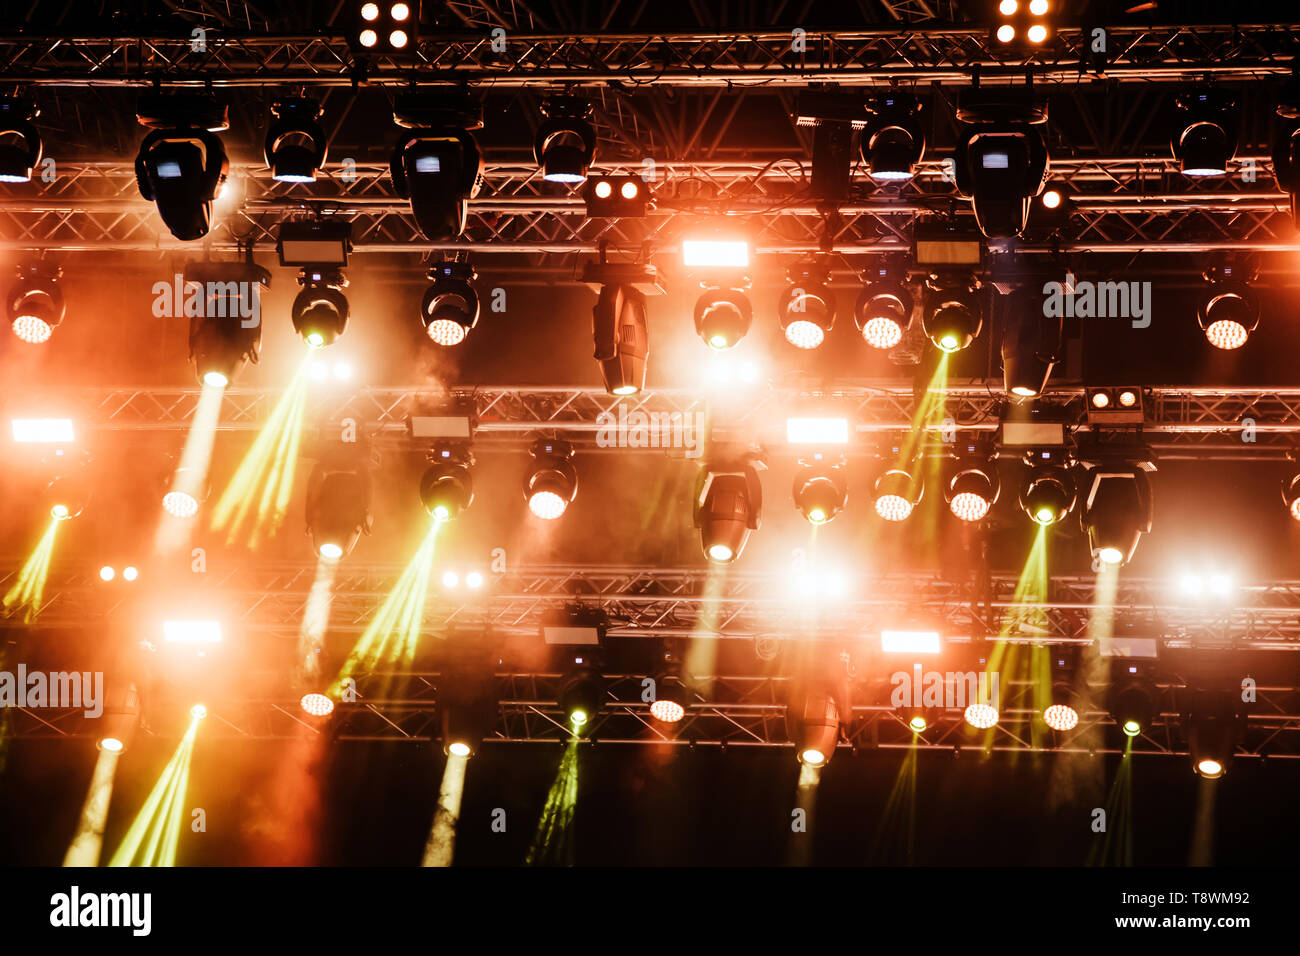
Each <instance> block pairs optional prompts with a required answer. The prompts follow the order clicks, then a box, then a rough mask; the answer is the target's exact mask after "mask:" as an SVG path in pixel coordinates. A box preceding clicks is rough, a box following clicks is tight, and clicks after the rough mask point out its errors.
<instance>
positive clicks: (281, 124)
mask: <svg viewBox="0 0 1300 956" xmlns="http://www.w3.org/2000/svg"><path fill="white" fill-rule="evenodd" d="M271 112H272V113H273V114H274V115H275V117H276V120H275V122H274V123H272V124H271V128H270V129H269V130H267V132H266V142H265V144H264V145H263V147H262V155H263V157H264V158H265V159H266V165H267V167H268V168H269V169H270V170H271V178H272V179H274V180H275V181H276V182H281V183H311V182H315V181H316V173H317V172H318V171H320V169H321V168H323V167H324V165H325V157H326V155H327V154H328V151H329V141H328V138H327V137H326V136H325V131H324V130H323V129H321V125H320V123H318V122H317V120H318V119H319V118H320V115H321V107H320V103H318V102H317V101H316V100H313V99H309V98H307V97H296V98H292V99H286V100H280V101H279V102H277V103H275V104H274V105H272V107H271Z"/></svg>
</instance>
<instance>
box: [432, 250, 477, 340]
mask: <svg viewBox="0 0 1300 956" xmlns="http://www.w3.org/2000/svg"><path fill="white" fill-rule="evenodd" d="M429 278H430V279H431V280H432V282H433V284H432V285H430V286H429V288H427V289H426V290H425V291H424V298H423V299H422V300H421V302H420V321H422V322H423V323H424V330H425V332H426V334H428V336H429V338H430V339H432V340H433V341H434V342H435V343H436V344H438V345H446V346H451V345H459V344H460V343H461V342H463V341H465V337H466V336H467V335H469V332H470V330H471V329H473V328H474V326H475V325H477V324H478V318H479V312H480V306H479V298H478V293H477V292H476V291H475V290H474V285H473V283H474V281H475V280H476V279H477V278H478V274H477V273H476V272H475V271H474V267H473V266H471V265H470V264H469V263H468V262H456V261H446V262H439V263H438V264H437V265H435V266H434V267H433V268H432V269H430V270H429Z"/></svg>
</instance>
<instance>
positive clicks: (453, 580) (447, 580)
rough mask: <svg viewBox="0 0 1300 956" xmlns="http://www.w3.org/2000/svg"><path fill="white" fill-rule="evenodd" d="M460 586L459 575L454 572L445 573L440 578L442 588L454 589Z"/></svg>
mask: <svg viewBox="0 0 1300 956" xmlns="http://www.w3.org/2000/svg"><path fill="white" fill-rule="evenodd" d="M459 584H460V575H458V574H457V573H456V572H455V571H447V572H445V573H444V574H443V576H442V586H443V587H445V588H454V587H456V586H457V585H459Z"/></svg>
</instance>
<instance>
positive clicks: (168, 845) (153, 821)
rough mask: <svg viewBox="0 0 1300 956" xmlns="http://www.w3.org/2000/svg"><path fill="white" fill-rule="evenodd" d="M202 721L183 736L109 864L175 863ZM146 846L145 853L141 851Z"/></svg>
mask: <svg viewBox="0 0 1300 956" xmlns="http://www.w3.org/2000/svg"><path fill="white" fill-rule="evenodd" d="M199 720H200V718H198V717H195V718H193V719H191V721H190V727H189V730H187V731H186V732H185V736H184V737H183V738H181V742H180V744H179V745H178V746H177V747H176V752H175V753H174V754H172V758H171V760H169V761H168V762H167V766H166V767H165V768H164V769H163V772H162V776H160V777H159V778H158V782H157V783H156V784H154V788H153V790H152V791H150V793H149V796H148V798H146V800H145V802H144V806H143V807H141V808H140V812H139V813H137V814H136V817H135V820H134V821H132V823H131V828H130V829H129V830H127V833H126V836H125V837H124V838H123V840H122V845H121V846H119V847H118V848H117V852H116V853H114V854H113V858H112V859H111V860H109V862H108V865H109V866H157V865H162V866H174V865H175V862H176V844H177V839H178V837H179V835H180V815H179V813H178V808H179V809H180V810H182V811H183V808H184V803H185V791H186V789H187V785H188V782H189V765H190V753H191V752H192V751H193V748H194V738H195V736H196V735H197V734H198V730H199ZM172 829H174V831H175V832H173V833H171V834H170V835H169V836H168V838H167V840H166V841H165V842H164V841H163V839H162V836H163V831H164V830H172ZM146 840H147V841H148V843H147V844H146V842H145V841H146ZM160 844H161V845H162V846H163V847H164V852H163V853H162V854H159V853H157V850H158V848H159V846H160ZM142 847H143V848H144V852H143V853H141V848H142ZM168 853H170V856H168ZM156 861H161V862H156Z"/></svg>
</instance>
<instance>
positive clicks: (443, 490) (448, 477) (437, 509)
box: [420, 444, 474, 521]
mask: <svg viewBox="0 0 1300 956" xmlns="http://www.w3.org/2000/svg"><path fill="white" fill-rule="evenodd" d="M429 462H430V464H429V467H428V469H427V470H426V471H425V473H424V475H423V477H421V479H420V502H421V503H422V504H423V505H424V510H425V511H427V512H429V514H430V515H432V516H433V517H434V518H435V519H436V520H438V521H452V520H454V519H456V518H458V517H459V516H460V515H461V514H462V513H463V512H464V511H465V509H467V508H468V507H469V506H470V505H471V504H473V503H474V478H473V474H472V472H471V469H472V468H473V467H474V455H473V453H472V452H471V451H470V449H469V448H468V446H465V445H460V444H438V445H435V446H434V447H433V449H432V451H430V452H429Z"/></svg>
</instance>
